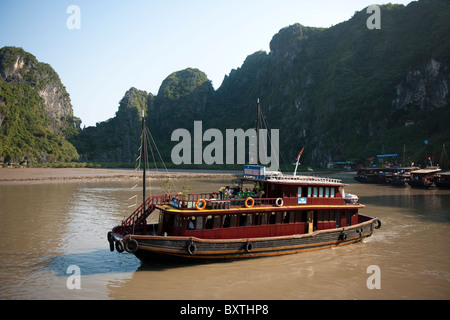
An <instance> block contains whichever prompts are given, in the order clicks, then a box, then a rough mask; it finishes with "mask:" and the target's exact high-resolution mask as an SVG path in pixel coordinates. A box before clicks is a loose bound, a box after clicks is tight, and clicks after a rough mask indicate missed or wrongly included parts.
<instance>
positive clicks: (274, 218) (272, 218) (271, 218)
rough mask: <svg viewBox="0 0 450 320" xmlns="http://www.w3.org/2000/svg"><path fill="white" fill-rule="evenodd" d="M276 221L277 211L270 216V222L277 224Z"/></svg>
mask: <svg viewBox="0 0 450 320" xmlns="http://www.w3.org/2000/svg"><path fill="white" fill-rule="evenodd" d="M275 222H276V217H275V212H271V213H270V217H269V224H275Z"/></svg>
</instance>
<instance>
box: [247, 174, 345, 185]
mask: <svg viewBox="0 0 450 320" xmlns="http://www.w3.org/2000/svg"><path fill="white" fill-rule="evenodd" d="M244 178H252V179H255V177H253V176H249V177H247V176H245V175H244ZM255 180H263V181H280V182H294V181H295V182H307V183H333V184H341V183H342V180H341V179H334V178H324V177H316V176H292V175H284V174H272V175H266V176H264V177H260V178H257V179H255Z"/></svg>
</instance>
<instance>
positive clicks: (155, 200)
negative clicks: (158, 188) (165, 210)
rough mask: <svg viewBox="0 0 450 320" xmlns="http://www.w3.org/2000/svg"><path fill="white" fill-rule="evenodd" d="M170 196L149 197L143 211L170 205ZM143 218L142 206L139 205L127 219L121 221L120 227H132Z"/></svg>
mask: <svg viewBox="0 0 450 320" xmlns="http://www.w3.org/2000/svg"><path fill="white" fill-rule="evenodd" d="M170 198H171V195H162V196H151V197H148V198H147V200H146V201H145V209H146V210H145V211H148V210H151V209H150V208H151V207H153V206H156V205H162V204H167V203H170ZM143 216H144V204H141V205H140V206H139V207H138V208H137V209H136V210H135V211H134V212H133V213H132V214H130V216H128V218H126V219H124V220H123V221H122V226H133V225H135V224H136V222H137V221H138V220H139V219H141V218H142V217H143Z"/></svg>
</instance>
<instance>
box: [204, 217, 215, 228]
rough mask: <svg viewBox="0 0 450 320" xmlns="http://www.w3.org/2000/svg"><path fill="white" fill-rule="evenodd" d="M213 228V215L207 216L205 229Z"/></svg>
mask: <svg viewBox="0 0 450 320" xmlns="http://www.w3.org/2000/svg"><path fill="white" fill-rule="evenodd" d="M212 228H213V217H212V216H207V217H206V222H205V229H212Z"/></svg>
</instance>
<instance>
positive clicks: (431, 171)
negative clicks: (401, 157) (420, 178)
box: [411, 168, 441, 173]
mask: <svg viewBox="0 0 450 320" xmlns="http://www.w3.org/2000/svg"><path fill="white" fill-rule="evenodd" d="M439 171H441V169H439V168H430V169H419V170H415V171H411V173H433V172H439Z"/></svg>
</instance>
